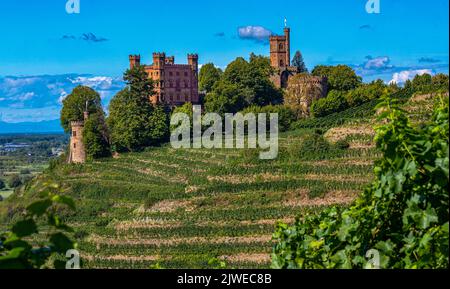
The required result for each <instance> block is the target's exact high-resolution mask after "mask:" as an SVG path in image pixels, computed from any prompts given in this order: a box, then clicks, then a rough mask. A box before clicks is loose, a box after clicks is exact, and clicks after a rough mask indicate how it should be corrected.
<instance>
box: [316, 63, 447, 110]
mask: <svg viewBox="0 0 450 289" xmlns="http://www.w3.org/2000/svg"><path fill="white" fill-rule="evenodd" d="M312 74H313V75H315V76H326V77H327V78H328V83H329V91H328V95H327V97H325V98H321V99H318V100H316V101H314V102H313V104H312V106H311V115H312V116H314V117H323V116H327V115H330V114H333V113H336V112H341V111H344V110H346V109H348V108H351V107H356V106H359V105H361V104H364V103H366V102H369V101H372V100H374V99H380V98H381V96H383V95H392V94H394V93H397V92H398V91H399V90H400V89H404V90H410V91H412V92H413V93H431V92H441V91H448V85H449V77H448V75H445V74H436V75H434V76H431V75H429V74H423V75H416V76H415V77H414V79H413V80H407V81H406V83H405V85H404V87H403V88H401V87H399V86H398V85H397V84H395V83H390V84H385V83H384V81H382V80H380V79H378V80H374V81H372V82H371V83H362V80H361V78H360V77H359V76H357V75H356V73H355V72H354V70H353V69H351V68H350V67H348V66H345V65H338V66H317V67H316V68H314V70H313V71H312Z"/></svg>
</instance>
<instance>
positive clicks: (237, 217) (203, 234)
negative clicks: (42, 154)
mask: <svg viewBox="0 0 450 289" xmlns="http://www.w3.org/2000/svg"><path fill="white" fill-rule="evenodd" d="M372 108H373V105H372V106H368V107H367V108H366V110H365V113H360V114H352V112H347V114H345V113H343V114H342V115H343V116H345V115H347V116H348V115H352V117H348V119H346V121H343V122H340V124H339V125H338V126H334V127H333V126H328V127H327V129H326V130H323V131H322V132H319V131H318V129H317V127H324V126H321V125H319V124H317V125H316V126H310V127H309V128H301V129H298V130H296V131H292V132H289V133H286V134H283V135H281V138H280V153H279V157H278V158H277V159H276V160H273V161H261V160H259V159H258V153H257V151H250V150H243V151H241V150H226V149H223V150H205V149H202V150H194V149H191V150H186V149H177V150H175V149H173V148H171V147H169V146H166V147H162V148H153V149H149V150H147V151H145V152H140V153H129V154H121V155H119V156H117V157H115V158H111V159H105V160H101V161H96V162H93V163H88V164H85V165H76V166H74V165H64V166H62V167H59V168H57V169H56V170H54V171H53V172H51V175H52V177H53V178H55V179H56V180H58V181H60V182H61V183H63V184H64V185H65V186H67V187H68V194H70V195H72V196H73V197H74V198H75V199H76V202H77V211H76V213H75V214H72V215H68V216H67V219H68V223H69V224H71V225H72V226H73V227H74V228H75V231H76V233H75V234H74V238H76V239H77V241H78V244H79V249H80V251H81V258H82V260H83V267H85V268H149V267H151V266H155V265H156V264H158V265H159V266H162V267H164V268H206V267H209V268H210V267H211V266H212V265H211V264H208V262H209V261H210V260H212V259H214V258H216V260H224V261H225V262H226V264H227V266H228V267H231V268H258V267H268V266H269V264H270V253H271V249H272V243H271V236H272V233H273V230H274V225H275V223H276V222H277V220H282V221H284V222H287V223H292V222H293V221H294V219H295V217H296V216H298V215H300V214H301V213H306V212H314V211H318V210H321V208H323V207H324V206H330V205H343V206H345V205H348V204H349V203H350V202H351V201H352V200H353V199H354V198H355V197H356V196H357V195H358V194H359V192H360V191H361V189H362V188H363V187H364V186H365V185H366V184H367V183H369V182H370V181H371V178H372V166H373V161H374V160H375V159H376V158H377V156H378V155H377V151H376V149H375V147H374V145H373V143H372V138H373V130H372V129H371V124H373V122H374V121H373V116H372V115H373V113H372ZM331 117H335V116H331ZM327 121H328V120H327V119H324V120H323V122H324V123H326V122H327ZM315 127H316V128H315ZM322 135H323V136H324V137H323V136H322ZM325 139H327V140H328V141H325ZM311 140H313V142H311ZM340 140H341V142H339V141H340ZM342 140H345V141H346V142H347V143H348V147H347V146H346V145H342V143H343V142H342ZM334 142H337V143H338V144H339V143H341V144H340V145H338V144H334ZM344 143H345V142H344ZM26 195H27V194H24V195H17V196H15V197H14V198H12V199H11V201H10V202H8V204H9V205H10V206H12V205H11V204H13V202H14V201H15V202H16V203H19V202H20V200H21V199H23V198H25V197H26ZM4 208H5V207H4Z"/></svg>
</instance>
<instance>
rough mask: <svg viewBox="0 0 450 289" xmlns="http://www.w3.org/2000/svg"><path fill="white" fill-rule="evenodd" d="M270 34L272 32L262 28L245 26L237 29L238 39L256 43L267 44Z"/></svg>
mask: <svg viewBox="0 0 450 289" xmlns="http://www.w3.org/2000/svg"><path fill="white" fill-rule="evenodd" d="M272 34H273V33H272V31H270V30H269V29H267V28H264V27H262V26H245V27H239V28H238V35H239V38H241V39H248V40H255V41H257V42H267V41H268V40H269V37H270V36H271V35H272Z"/></svg>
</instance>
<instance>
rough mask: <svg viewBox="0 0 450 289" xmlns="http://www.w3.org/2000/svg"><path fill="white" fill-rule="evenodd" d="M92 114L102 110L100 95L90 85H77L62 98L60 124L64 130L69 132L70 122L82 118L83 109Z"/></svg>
mask: <svg viewBox="0 0 450 289" xmlns="http://www.w3.org/2000/svg"><path fill="white" fill-rule="evenodd" d="M86 103H87V105H88V106H87V111H88V112H89V114H94V113H97V112H99V111H101V110H102V105H101V99H100V95H99V94H98V93H97V92H96V91H95V90H93V89H92V88H90V87H87V86H81V85H80V86H77V87H75V88H74V89H73V90H72V93H71V94H69V95H68V96H67V97H66V98H65V99H64V100H63V107H62V109H61V125H62V127H63V128H64V131H65V132H70V122H71V121H79V120H83V118H84V116H83V115H84V111H85V110H86Z"/></svg>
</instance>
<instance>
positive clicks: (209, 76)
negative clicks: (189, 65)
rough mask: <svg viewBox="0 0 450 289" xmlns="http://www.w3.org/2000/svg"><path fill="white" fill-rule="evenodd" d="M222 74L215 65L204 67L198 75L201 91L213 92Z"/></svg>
mask: <svg viewBox="0 0 450 289" xmlns="http://www.w3.org/2000/svg"><path fill="white" fill-rule="evenodd" d="M222 73H223V72H222V70H221V69H220V68H217V67H215V66H214V64H213V63H207V64H205V65H203V66H202V68H201V69H200V73H199V75H198V85H199V89H200V91H205V92H206V93H208V92H211V90H212V89H213V87H214V84H216V82H217V81H219V79H220V77H221V75H222Z"/></svg>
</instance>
